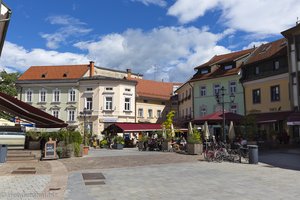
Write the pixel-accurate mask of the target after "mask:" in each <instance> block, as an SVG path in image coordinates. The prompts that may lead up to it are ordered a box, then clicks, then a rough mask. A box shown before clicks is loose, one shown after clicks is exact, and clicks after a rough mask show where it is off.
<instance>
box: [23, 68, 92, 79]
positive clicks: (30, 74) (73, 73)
mask: <svg viewBox="0 0 300 200" xmlns="http://www.w3.org/2000/svg"><path fill="white" fill-rule="evenodd" d="M88 70H89V65H61V66H32V67H30V68H29V69H28V70H26V71H25V72H24V73H23V74H22V75H21V76H20V78H19V79H18V80H65V79H79V78H81V77H82V76H83V75H84V74H85V73H86V72H87V71H88Z"/></svg>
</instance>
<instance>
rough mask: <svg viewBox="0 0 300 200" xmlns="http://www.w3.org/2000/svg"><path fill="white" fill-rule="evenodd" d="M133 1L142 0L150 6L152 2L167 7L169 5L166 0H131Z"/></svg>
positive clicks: (138, 0) (140, 0)
mask: <svg viewBox="0 0 300 200" xmlns="http://www.w3.org/2000/svg"><path fill="white" fill-rule="evenodd" d="M131 1H133V2H141V3H143V4H145V5H146V6H149V5H150V4H154V5H157V6H161V7H165V6H167V2H166V1H165V0H131Z"/></svg>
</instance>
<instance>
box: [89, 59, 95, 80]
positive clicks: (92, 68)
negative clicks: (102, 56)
mask: <svg viewBox="0 0 300 200" xmlns="http://www.w3.org/2000/svg"><path fill="white" fill-rule="evenodd" d="M94 72H95V65H94V61H90V77H93V76H94Z"/></svg>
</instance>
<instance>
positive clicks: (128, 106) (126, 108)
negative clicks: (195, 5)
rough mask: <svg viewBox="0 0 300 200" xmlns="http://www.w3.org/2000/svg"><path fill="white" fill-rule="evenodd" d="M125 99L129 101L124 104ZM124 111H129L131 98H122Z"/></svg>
mask: <svg viewBox="0 0 300 200" xmlns="http://www.w3.org/2000/svg"><path fill="white" fill-rule="evenodd" d="M126 99H127V100H129V101H128V102H126ZM124 111H131V98H130V97H125V98H124Z"/></svg>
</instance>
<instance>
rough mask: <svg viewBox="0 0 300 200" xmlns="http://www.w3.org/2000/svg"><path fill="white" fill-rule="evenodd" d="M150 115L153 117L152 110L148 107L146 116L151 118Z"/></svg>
mask: <svg viewBox="0 0 300 200" xmlns="http://www.w3.org/2000/svg"><path fill="white" fill-rule="evenodd" d="M152 117H153V110H152V109H148V118H152Z"/></svg>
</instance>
